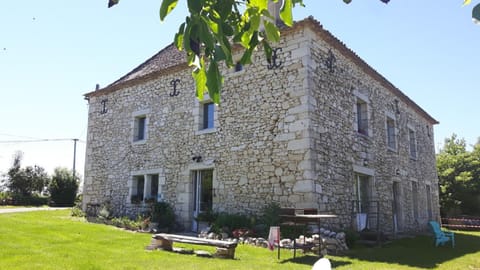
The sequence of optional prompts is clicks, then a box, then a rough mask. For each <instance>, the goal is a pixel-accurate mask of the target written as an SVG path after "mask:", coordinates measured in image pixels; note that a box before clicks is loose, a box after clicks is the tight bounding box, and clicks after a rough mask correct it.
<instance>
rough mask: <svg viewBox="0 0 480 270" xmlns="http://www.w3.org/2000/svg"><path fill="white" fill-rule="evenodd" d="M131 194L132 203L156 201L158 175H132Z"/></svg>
mask: <svg viewBox="0 0 480 270" xmlns="http://www.w3.org/2000/svg"><path fill="white" fill-rule="evenodd" d="M131 195H132V197H131V202H132V203H140V202H142V201H144V202H148V203H151V202H156V201H158V198H160V195H159V175H158V174H145V175H135V176H133V181H132V188H131Z"/></svg>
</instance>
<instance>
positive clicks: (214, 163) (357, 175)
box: [83, 17, 439, 233]
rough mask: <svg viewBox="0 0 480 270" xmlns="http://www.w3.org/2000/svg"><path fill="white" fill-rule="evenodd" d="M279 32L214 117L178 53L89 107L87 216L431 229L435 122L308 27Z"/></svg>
mask: <svg viewBox="0 0 480 270" xmlns="http://www.w3.org/2000/svg"><path fill="white" fill-rule="evenodd" d="M281 32H282V35H281V41H280V42H279V43H278V44H274V45H273V47H274V48H275V52H276V58H275V59H274V60H275V61H274V62H273V63H272V64H271V65H269V64H267V62H266V60H265V58H264V55H263V52H261V51H260V52H256V53H255V55H254V64H251V65H248V66H245V67H242V66H240V65H237V67H236V68H232V69H228V68H226V67H225V68H223V74H224V75H225V82H224V86H223V89H222V101H221V105H220V106H216V105H214V104H213V103H212V102H211V101H210V100H209V98H208V96H207V97H205V99H204V100H201V101H199V100H197V98H196V97H195V84H194V81H193V79H192V78H191V68H189V67H187V65H186V63H185V57H184V55H183V54H182V53H181V52H178V51H177V50H176V49H175V47H174V46H173V45H170V46H167V47H166V48H164V49H163V50H161V51H160V52H159V53H157V54H156V55H154V56H153V57H151V58H150V59H148V60H147V61H146V62H144V63H143V64H141V65H140V66H138V67H137V68H135V69H134V70H132V71H131V72H130V73H128V74H127V75H125V76H123V77H122V78H120V79H119V80H117V81H116V82H114V83H112V84H111V85H109V86H107V87H105V88H102V89H97V90H96V91H93V92H90V93H88V94H86V95H85V97H86V99H87V100H88V101H89V117H88V136H87V150H86V166H85V181H84V193H83V207H84V209H85V208H87V206H88V205H90V204H104V203H107V202H108V203H109V204H110V205H111V207H112V210H113V211H114V214H116V215H131V216H134V215H136V214H138V213H139V212H141V211H145V210H146V209H147V208H148V203H147V202H149V201H158V200H165V201H167V202H169V203H170V204H171V205H173V206H174V208H175V213H176V216H177V219H178V220H179V221H180V222H181V223H182V224H183V225H184V226H185V227H186V228H187V229H188V228H192V229H193V230H195V229H197V226H198V224H196V222H195V219H194V217H195V216H196V215H198V214H199V213H200V212H202V211H206V210H208V209H213V210H214V211H226V212H234V213H235V212H236V213H246V214H255V213H258V212H259V211H261V209H262V208H263V207H264V206H265V205H267V204H268V203H270V202H277V203H279V204H280V205H281V206H282V207H297V208H306V207H309V208H310V207H313V208H317V209H319V211H322V212H329V213H335V214H337V215H338V218H335V219H330V220H328V222H330V223H331V224H330V225H331V226H335V227H337V228H339V229H347V228H356V229H358V230H360V229H363V228H365V227H369V228H371V229H374V230H375V229H378V230H381V231H383V232H386V233H394V232H402V231H414V230H421V229H424V228H426V224H427V221H428V220H431V219H438V218H439V198H438V179H437V172H436V167H435V153H434V139H433V125H435V124H437V123H438V122H437V121H436V120H435V119H434V118H432V117H431V116H430V115H429V114H428V113H427V112H425V111H424V110H423V109H422V108H421V107H419V106H418V105H417V104H416V103H415V102H413V101H412V100H411V99H410V98H409V97H407V96H406V95H405V94H403V93H402V92H401V91H400V90H399V89H398V88H396V87H395V86H394V85H392V84H391V83H390V82H389V81H388V80H387V79H385V78H384V77H383V76H382V75H381V74H379V73H378V72H377V71H376V70H374V69H373V68H372V67H370V66H369V65H368V64H367V63H365V62H364V61H363V60H362V59H361V58H360V57H359V56H357V55H356V54H355V53H354V52H353V51H351V50H350V49H349V48H347V47H346V46H345V45H344V44H343V43H342V42H341V41H339V40H338V39H337V38H336V37H334V36H333V35H332V34H331V33H330V32H328V31H327V30H325V29H323V27H322V26H321V25H320V23H319V22H318V21H316V20H315V19H313V18H311V17H309V18H306V19H304V20H302V21H299V22H296V23H295V24H294V26H293V27H291V28H283V29H282V31H281ZM236 57H237V59H238V58H239V57H240V53H239V54H238V55H236Z"/></svg>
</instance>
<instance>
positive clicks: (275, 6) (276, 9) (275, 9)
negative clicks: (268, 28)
mask: <svg viewBox="0 0 480 270" xmlns="http://www.w3.org/2000/svg"><path fill="white" fill-rule="evenodd" d="M282 4H283V0H278V1H277V2H276V3H275V2H273V0H269V1H268V12H269V13H270V15H272V17H273V18H275V21H274V22H275V25H277V26H282V25H283V22H282V20H281V19H280V8H282Z"/></svg>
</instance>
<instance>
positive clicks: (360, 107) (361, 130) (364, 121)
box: [353, 90, 372, 137]
mask: <svg viewBox="0 0 480 270" xmlns="http://www.w3.org/2000/svg"><path fill="white" fill-rule="evenodd" d="M354 97H355V103H354V105H353V112H354V115H355V122H354V130H355V131H356V132H357V134H360V135H363V136H367V137H371V134H372V132H371V125H370V101H369V99H368V96H366V95H365V94H363V93H360V92H359V91H357V90H355V91H354Z"/></svg>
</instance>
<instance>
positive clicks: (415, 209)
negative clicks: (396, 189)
mask: <svg viewBox="0 0 480 270" xmlns="http://www.w3.org/2000/svg"><path fill="white" fill-rule="evenodd" d="M412 206H413V218H414V219H415V220H418V186H417V182H414V181H412Z"/></svg>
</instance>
